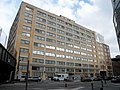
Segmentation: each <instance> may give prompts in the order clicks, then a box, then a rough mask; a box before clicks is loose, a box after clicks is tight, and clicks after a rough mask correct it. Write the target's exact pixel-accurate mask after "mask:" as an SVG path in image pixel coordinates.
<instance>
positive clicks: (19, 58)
mask: <svg viewBox="0 0 120 90" xmlns="http://www.w3.org/2000/svg"><path fill="white" fill-rule="evenodd" d="M20 53H21V51H20V48H19V56H18V65H17V80H18V76H19V67H20Z"/></svg>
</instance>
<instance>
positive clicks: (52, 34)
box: [47, 32, 56, 37]
mask: <svg viewBox="0 0 120 90" xmlns="http://www.w3.org/2000/svg"><path fill="white" fill-rule="evenodd" d="M47 35H48V36H52V37H56V34H54V33H50V32H47Z"/></svg>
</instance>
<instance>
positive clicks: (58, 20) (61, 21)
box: [57, 19, 65, 24]
mask: <svg viewBox="0 0 120 90" xmlns="http://www.w3.org/2000/svg"><path fill="white" fill-rule="evenodd" d="M57 22H60V23H62V24H64V23H65V22H64V21H63V20H60V19H57Z"/></svg>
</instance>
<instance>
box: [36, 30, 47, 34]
mask: <svg viewBox="0 0 120 90" xmlns="http://www.w3.org/2000/svg"><path fill="white" fill-rule="evenodd" d="M35 31H36V32H37V33H40V34H45V31H43V30H40V29H35Z"/></svg>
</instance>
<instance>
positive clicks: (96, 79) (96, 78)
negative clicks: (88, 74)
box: [93, 77, 102, 81]
mask: <svg viewBox="0 0 120 90" xmlns="http://www.w3.org/2000/svg"><path fill="white" fill-rule="evenodd" d="M100 80H102V78H101V77H95V78H93V81H100Z"/></svg>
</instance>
